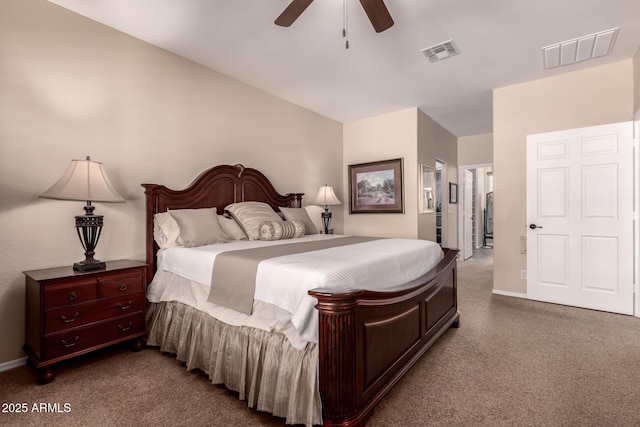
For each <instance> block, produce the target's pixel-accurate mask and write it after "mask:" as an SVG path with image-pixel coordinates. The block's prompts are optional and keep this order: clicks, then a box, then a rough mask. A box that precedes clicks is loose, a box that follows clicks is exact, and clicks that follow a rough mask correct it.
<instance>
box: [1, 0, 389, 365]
mask: <svg viewBox="0 0 640 427" xmlns="http://www.w3.org/2000/svg"><path fill="white" fill-rule="evenodd" d="M0 94H1V95H0V241H1V242H2V245H1V247H0V259H1V261H0V277H2V281H0V324H2V328H1V329H0V342H2V346H1V347H0V363H3V362H7V361H10V360H15V359H17V358H20V357H23V356H24V353H23V352H22V350H21V347H22V345H23V343H24V326H23V325H24V277H23V275H22V273H21V272H22V271H24V270H29V269H37V268H45V267H52V266H59V265H71V264H72V263H73V262H75V261H79V260H81V259H83V258H84V256H83V250H82V248H81V245H80V242H79V241H78V237H77V235H76V233H75V230H74V227H73V216H74V215H78V214H82V212H83V211H82V206H83V203H81V202H64V201H52V200H44V199H39V198H37V196H38V194H40V193H42V192H43V191H44V190H46V189H47V188H48V187H49V186H51V185H52V184H53V183H54V182H55V181H56V180H57V179H58V178H59V177H60V176H61V175H62V173H63V172H64V171H65V169H66V167H67V166H68V164H69V162H70V160H71V159H74V158H84V156H86V155H91V157H92V159H94V160H98V161H101V162H103V163H104V164H105V167H106V169H107V172H108V173H109V176H110V177H111V180H112V181H113V183H114V185H115V186H116V187H117V189H118V191H119V192H120V193H121V194H122V195H123V196H124V197H125V198H126V199H127V203H124V204H106V203H96V204H95V205H96V213H99V214H103V215H105V227H104V230H103V234H102V237H101V240H100V243H99V245H98V248H97V255H96V256H97V257H98V258H99V259H103V260H111V259H120V258H134V259H143V258H144V234H143V220H144V212H143V209H144V205H143V192H142V188H141V187H140V184H141V183H143V182H147V183H153V182H158V183H163V184H166V185H168V186H170V187H172V188H182V187H184V186H185V185H187V184H189V183H190V182H191V180H192V179H193V178H194V177H195V176H196V175H197V174H199V173H200V172H201V171H202V170H204V169H206V168H208V167H210V166H213V165H216V164H224V163H230V164H235V163H243V164H245V165H246V166H250V167H255V168H257V169H260V170H262V171H263V172H265V174H266V175H267V176H268V177H270V178H271V179H272V181H273V183H274V185H275V187H276V188H277V189H278V190H279V191H281V192H283V193H284V192H305V193H306V194H307V197H308V198H310V197H313V196H314V195H315V193H316V192H317V190H318V188H319V187H320V186H321V185H323V184H324V183H328V184H329V185H333V186H334V188H337V189H341V188H342V179H343V176H342V166H343V162H342V125H341V124H340V123H338V122H335V121H333V120H330V119H327V118H325V117H322V116H320V115H318V114H315V113H313V112H311V111H309V110H306V109H303V108H300V107H298V106H295V105H293V104H290V103H288V102H285V101H283V100H281V99H279V98H276V97H274V96H271V95H269V94H266V93H264V92H261V91H259V90H257V89H254V88H252V87H249V86H247V85H244V84H242V83H239V82H237V81H235V80H232V79H230V78H228V77H225V76H223V75H221V74H219V73H216V72H213V71H211V70H208V69H206V68H204V67H201V66H199V65H197V64H194V63H192V62H189V61H186V60H184V59H181V58H179V57H177V56H174V55H172V54H170V53H167V52H166V51H163V50H160V49H158V48H155V47H153V46H150V45H147V44H145V43H143V42H141V41H139V40H137V39H134V38H131V37H128V36H126V35H124V34H122V33H120V32H117V31H115V30H112V29H110V28H107V27H105V26H103V25H100V24H98V23H95V22H93V21H91V20H89V19H86V18H83V17H81V16H79V15H75V14H73V13H71V12H69V11H67V10H65V9H62V8H60V7H58V6H55V5H53V4H51V3H48V2H46V1H45V0H3V1H2V2H0ZM388 140H393V138H389V139H388ZM301 171H304V172H303V173H301ZM340 196H343V195H342V194H340ZM343 200H344V199H343ZM332 227H333V228H335V229H336V231H337V232H341V231H342V216H341V215H340V213H338V215H335V217H334V221H333V223H332Z"/></svg>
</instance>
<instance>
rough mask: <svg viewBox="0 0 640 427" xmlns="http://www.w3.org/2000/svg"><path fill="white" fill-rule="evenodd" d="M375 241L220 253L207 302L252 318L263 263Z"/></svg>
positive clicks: (337, 241) (356, 238) (351, 239)
mask: <svg viewBox="0 0 640 427" xmlns="http://www.w3.org/2000/svg"><path fill="white" fill-rule="evenodd" d="M372 240H379V238H377V237H359V236H345V237H337V238H334V239H328V240H317V241H312V242H295V243H294V242H292V243H286V244H283V245H276V246H266V247H263V248H253V249H241V250H237V251H228V252H223V253H220V254H218V255H217V256H216V258H215V261H214V263H213V274H212V277H211V290H210V291H209V297H208V298H207V301H209V302H212V303H214V304H218V305H222V306H225V307H229V308H232V309H234V310H236V311H239V312H241V313H245V314H251V311H252V310H253V296H254V294H255V288H256V274H257V271H258V264H260V262H262V261H264V260H266V259H270V258H276V257H281V256H286V255H293V254H299V253H303V252H311V251H319V250H322V249H328V248H333V247H337V246H345V245H355V244H357V243H364V242H369V241H372Z"/></svg>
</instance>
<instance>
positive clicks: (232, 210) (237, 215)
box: [225, 202, 282, 240]
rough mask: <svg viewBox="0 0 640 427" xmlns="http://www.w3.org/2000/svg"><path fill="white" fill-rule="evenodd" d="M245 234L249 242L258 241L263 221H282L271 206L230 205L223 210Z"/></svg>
mask: <svg viewBox="0 0 640 427" xmlns="http://www.w3.org/2000/svg"><path fill="white" fill-rule="evenodd" d="M225 211H226V212H229V214H230V215H231V216H232V217H233V219H235V220H236V222H237V223H238V224H240V227H242V229H243V230H244V232H245V233H246V234H247V237H248V238H249V240H260V224H262V223H263V222H265V221H282V218H280V216H279V215H278V214H277V213H275V211H274V210H273V209H271V206H269V205H268V204H266V203H262V202H241V203H232V204H230V205H229V206H227V207H226V208H225Z"/></svg>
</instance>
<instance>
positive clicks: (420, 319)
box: [142, 165, 460, 426]
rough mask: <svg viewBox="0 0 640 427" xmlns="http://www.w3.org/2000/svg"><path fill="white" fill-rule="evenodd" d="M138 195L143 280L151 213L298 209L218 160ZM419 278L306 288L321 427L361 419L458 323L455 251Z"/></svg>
mask: <svg viewBox="0 0 640 427" xmlns="http://www.w3.org/2000/svg"><path fill="white" fill-rule="evenodd" d="M142 186H143V187H144V188H145V194H146V206H147V209H146V249H147V259H146V260H147V263H148V265H149V274H148V275H147V277H148V278H149V280H150V279H151V278H152V277H153V273H154V272H155V270H156V253H157V251H158V246H157V245H156V243H155V241H154V239H153V215H154V214H155V213H158V212H165V211H166V210H167V209H185V208H205V207H213V206H215V207H216V208H217V209H218V213H219V214H222V213H223V210H224V207H225V206H227V205H228V204H230V203H237V202H243V201H262V202H266V203H268V204H269V205H271V206H272V207H273V208H274V209H275V210H276V211H278V210H279V207H280V206H287V207H301V206H302V196H303V194H302V193H290V194H286V195H281V194H279V193H278V192H277V191H276V190H275V189H274V188H273V186H272V185H271V183H270V182H269V180H268V179H267V178H266V177H265V176H264V175H263V174H262V173H261V172H259V171H258V170H256V169H251V168H245V167H244V166H242V165H235V166H231V165H221V166H216V167H213V168H211V169H209V170H207V171H205V172H203V173H202V174H201V175H200V176H199V177H198V178H196V180H195V181H194V182H193V183H192V184H191V185H190V186H189V187H187V188H186V189H184V190H178V191H176V190H171V189H169V188H167V187H165V186H163V185H158V184H142ZM457 253H458V251H457V250H452V249H445V257H444V259H443V260H442V261H441V262H440V263H439V264H438V265H437V266H436V267H435V268H434V269H433V270H431V271H429V272H428V273H427V274H425V275H424V276H422V277H420V278H418V279H416V280H414V281H412V282H411V283H408V284H405V285H403V286H401V287H396V288H394V289H390V290H389V291H388V292H380V291H376V292H374V291H364V290H354V291H351V292H345V291H344V290H341V291H339V292H332V291H331V290H330V289H317V290H312V291H309V293H310V294H311V295H313V296H314V297H316V298H317V300H318V304H317V305H316V308H317V309H318V316H319V318H318V320H319V343H318V349H319V367H320V368H319V370H320V372H319V380H320V396H321V399H322V413H323V422H324V425H325V426H359V425H364V424H365V423H366V421H367V419H368V418H369V417H370V416H371V414H372V412H373V409H374V407H375V405H376V404H377V403H378V402H379V401H380V400H381V399H382V397H383V396H384V395H385V394H386V393H387V392H388V391H389V390H390V389H391V388H392V387H393V386H394V385H395V384H396V383H397V382H398V381H399V380H400V378H402V376H403V375H404V374H405V373H406V372H407V371H408V370H409V369H410V368H411V366H413V365H414V364H415V363H416V361H417V360H418V359H419V358H420V357H421V356H422V355H423V354H424V353H425V351H427V349H428V348H429V347H430V346H431V345H432V344H433V343H434V342H435V341H436V340H437V339H438V337H439V336H441V335H442V334H443V333H444V332H446V331H447V329H448V328H449V327H451V326H453V327H458V326H459V321H460V320H459V313H458V304H457V273H456V256H457Z"/></svg>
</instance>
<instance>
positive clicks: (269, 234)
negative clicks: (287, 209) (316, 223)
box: [259, 220, 305, 240]
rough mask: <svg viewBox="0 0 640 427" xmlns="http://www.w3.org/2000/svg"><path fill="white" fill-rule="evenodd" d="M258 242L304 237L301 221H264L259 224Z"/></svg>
mask: <svg viewBox="0 0 640 427" xmlns="http://www.w3.org/2000/svg"><path fill="white" fill-rule="evenodd" d="M259 230H260V240H281V239H292V238H294V237H302V236H304V230H305V227H304V224H303V223H302V221H298V220H293V221H264V222H263V223H261V224H260V227H259Z"/></svg>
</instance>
